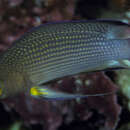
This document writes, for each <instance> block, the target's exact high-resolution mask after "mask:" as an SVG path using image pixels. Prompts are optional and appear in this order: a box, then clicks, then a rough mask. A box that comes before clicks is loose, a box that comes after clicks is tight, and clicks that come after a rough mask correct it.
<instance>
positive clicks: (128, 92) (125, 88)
mask: <svg viewBox="0 0 130 130" xmlns="http://www.w3.org/2000/svg"><path fill="white" fill-rule="evenodd" d="M129 77H130V71H128V70H120V71H118V72H117V78H116V82H117V84H118V85H119V86H120V89H119V90H120V92H121V93H122V94H123V95H124V96H125V97H126V98H124V101H123V102H124V103H125V104H126V105H127V107H128V110H129V111H130V79H129ZM126 99H127V100H126Z"/></svg>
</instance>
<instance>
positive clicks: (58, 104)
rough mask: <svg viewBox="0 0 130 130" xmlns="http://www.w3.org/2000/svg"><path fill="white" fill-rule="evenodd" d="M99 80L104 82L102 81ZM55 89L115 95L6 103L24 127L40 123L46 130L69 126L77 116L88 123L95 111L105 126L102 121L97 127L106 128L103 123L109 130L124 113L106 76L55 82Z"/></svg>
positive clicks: (19, 99) (85, 76)
mask: <svg viewBox="0 0 130 130" xmlns="http://www.w3.org/2000/svg"><path fill="white" fill-rule="evenodd" d="M100 79H102V80H101V81H100V82H99V80H100ZM79 82H81V84H79ZM52 87H54V88H57V89H59V88H60V90H62V91H65V92H75V91H78V92H79V91H81V92H83V93H84V94H97V93H106V92H113V94H110V95H107V96H96V97H91V96H90V97H88V98H86V99H76V100H70V101H55V100H54V101H47V100H39V99H34V98H32V97H29V96H27V95H20V96H19V97H17V98H13V99H6V100H4V101H3V103H4V104H6V105H8V107H9V108H14V109H15V110H16V111H17V112H18V113H19V114H20V115H21V117H22V118H23V120H24V122H25V124H30V123H31V124H36V123H41V124H43V126H44V129H46V130H56V129H57V128H58V127H59V126H60V125H61V124H62V123H63V122H65V123H67V124H70V123H71V122H72V121H73V120H75V117H77V118H78V119H79V120H83V121H85V120H89V119H91V118H92V117H93V111H92V109H95V110H96V111H97V112H98V113H100V114H101V115H104V118H105V120H104V121H103V122H102V125H101V124H100V122H99V123H97V124H96V125H97V126H96V127H101V126H102V127H103V124H104V129H106V130H107V129H108V130H111V129H114V128H115V127H116V124H117V122H118V120H119V114H120V110H121V109H120V106H119V105H118V104H117V99H116V95H115V91H117V87H116V86H115V85H114V84H113V83H112V82H111V80H110V79H108V77H106V76H105V75H104V74H103V73H95V74H88V75H85V74H84V75H79V76H78V77H71V78H65V79H63V80H62V82H58V83H54V84H53V86H52ZM64 115H66V118H65V119H63V116H64ZM102 120H103V119H102ZM97 122H98V121H97ZM100 125H101V126H100ZM86 127H87V126H86Z"/></svg>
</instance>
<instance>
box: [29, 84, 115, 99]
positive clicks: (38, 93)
mask: <svg viewBox="0 0 130 130" xmlns="http://www.w3.org/2000/svg"><path fill="white" fill-rule="evenodd" d="M113 93H115V92H108V93H101V94H80V93H76V94H72V93H66V92H61V91H56V90H53V89H51V88H49V87H46V86H34V87H32V88H31V89H30V94H31V96H33V97H35V98H43V99H47V100H69V99H76V98H87V97H88V96H106V95H110V94H113Z"/></svg>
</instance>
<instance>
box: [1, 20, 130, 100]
mask: <svg viewBox="0 0 130 130" xmlns="http://www.w3.org/2000/svg"><path fill="white" fill-rule="evenodd" d="M117 68H123V69H129V68H130V25H129V24H126V23H123V22H121V21H117V20H83V21H82V20H81V21H61V22H54V23H53V22H52V23H46V24H43V25H40V26H38V27H34V28H33V29H31V30H30V31H28V32H26V33H25V34H24V35H23V36H21V37H20V38H19V39H18V40H16V41H15V42H14V43H13V45H12V46H11V47H9V48H8V49H7V50H6V51H5V52H4V53H2V54H1V55H0V97H1V98H7V97H11V96H16V95H18V94H20V93H27V94H28V95H30V96H33V97H34V98H42V99H74V98H83V97H87V96H98V95H102V96H103V95H107V94H110V93H103V94H92V95H88V94H86V95H85V94H82V93H65V92H60V91H56V90H54V89H53V88H50V87H49V86H50V84H51V82H52V81H56V80H59V79H62V78H63V77H66V76H73V75H77V74H82V73H88V72H95V71H104V70H106V69H117Z"/></svg>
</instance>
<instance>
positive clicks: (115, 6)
mask: <svg viewBox="0 0 130 130" xmlns="http://www.w3.org/2000/svg"><path fill="white" fill-rule="evenodd" d="M97 18H98V19H100V18H101V19H108V18H109V19H117V20H121V21H124V22H127V23H130V0H0V51H1V52H3V51H5V50H6V49H7V48H8V47H9V46H10V45H11V44H12V43H13V41H15V40H16V39H17V38H19V37H20V36H21V35H22V34H24V32H26V31H27V30H29V29H30V28H32V27H34V26H38V25H40V24H44V23H46V22H52V21H61V20H80V19H97ZM53 86H55V87H60V88H61V89H63V90H64V91H68V92H72V91H74V90H78V89H84V88H85V91H86V92H85V93H89V94H91V93H98V92H102V93H104V92H109V91H113V92H114V91H117V93H115V94H111V95H108V96H98V97H88V98H86V99H75V100H70V101H46V100H37V99H34V98H32V97H28V96H26V95H24V94H23V93H21V95H19V96H17V97H15V98H10V99H5V100H0V130H66V129H67V130H69V129H75V130H114V129H115V130H130V70H121V71H116V72H115V71H107V72H104V73H103V72H95V73H91V74H82V75H77V76H74V77H67V78H64V79H63V80H62V82H58V83H53Z"/></svg>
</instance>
